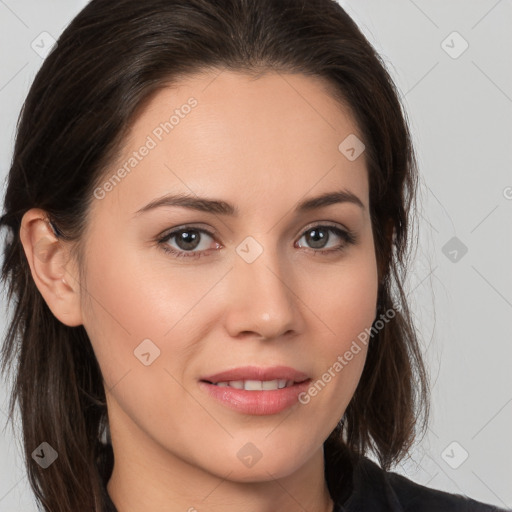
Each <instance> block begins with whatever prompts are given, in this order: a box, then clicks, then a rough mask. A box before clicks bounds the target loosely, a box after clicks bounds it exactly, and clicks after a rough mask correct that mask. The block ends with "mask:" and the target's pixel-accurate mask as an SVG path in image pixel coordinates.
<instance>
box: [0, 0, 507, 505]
mask: <svg viewBox="0 0 512 512" xmlns="http://www.w3.org/2000/svg"><path fill="white" fill-rule="evenodd" d="M340 3H341V5H343V7H345V8H346V9H347V11H348V12H349V14H351V15H352V16H353V17H354V19H355V20H356V22H357V23H358V24H359V26H360V27H361V28H362V30H363V31H364V33H365V34H366V36H367V37H368V38H369V40H370V41H371V42H372V43H373V44H374V46H375V47H376V48H377V50H378V51H379V52H380V54H381V56H382V57H383V59H384V61H385V63H386V65H387V66H388V68H389V70H390V72H391V74H392V76H393V78H394V79H395V81H396V83H397V85H398V87H399V89H400V90H401V91H402V96H403V101H404V104H405V106H406V108H407V111H408V115H409V118H410V122H411V127H412V131H413V136H414V141H415V143H416V149H417V153H418V158H419V164H420V172H421V186H420V202H419V205H420V211H419V216H418V218H419V222H418V230H419V236H420V244H419V249H418V251H417V254H416V261H415V264H414V266H413V267H412V268H411V271H410V274H409V282H408V283H407V290H408V294H409V295H408V297H409V299H410V301H411V306H412V310H413V312H414V316H415V318H416V321H417V326H418V329H419V331H420V334H421V338H422V344H423V350H424V354H425V358H426V360H427V363H428V366H429V370H430V374H431V382H432V419H431V423H430V428H429V430H428V434H427V435H426V436H425V437H424V438H423V439H422V440H419V441H418V443H417V445H416V447H415V449H414V451H413V452H412V456H411V458H409V459H406V460H403V461H402V463H401V464H399V465H398V466H397V467H396V468H395V469H394V470H395V471H396V472H398V473H401V474H404V475H406V476H407V477H409V478H411V479H412V480H415V481H417V482H419V483H422V484H424V485H427V486H429V487H434V488H438V489H442V490H446V491H449V492H454V493H461V494H466V495H469V496H471V497H472V498H475V499H478V500H481V501H485V502H488V503H493V504H496V505H498V506H502V507H505V506H506V507H512V486H511V481H512V462H511V461H512V441H511V440H510V432H511V431H512V428H511V426H512V385H511V381H512V379H511V377H510V368H509V367H510V361H511V356H512V343H511V342H512V336H511V334H510V324H509V320H510V318H511V314H512V272H511V264H512V243H511V234H512V171H511V168H512V167H511V159H512V157H511V152H510V150H511V148H512V129H511V124H512V123H511V119H512V117H511V116H512V71H511V67H510V66H511V64H510V63H511V62H512V60H511V53H512V31H511V30H510V27H511V26H512V2H511V1H510V0H499V1H496V0H473V1H467V0H457V1H446V0H431V1H426V0H415V1H412V0H395V1H382V0H380V1H379V0H357V1H356V0H349V1H340ZM85 4H86V2H85V1H81V2H80V1H72V0H65V1H64V0H52V1H49V0H45V1H43V0H37V1H36V0H0V47H1V64H2V65H1V67H0V115H1V119H2V123H1V125H0V181H1V183H2V197H3V193H4V188H3V187H4V182H5V176H6V173H7V170H8V168H9V162H10V158H11V155H12V147H13V142H14V133H15V125H16V120H17V116H18V113H19V110H20V107H21V105H22V102H23V99H24V97H25V96H26V93H27V92H28V88H29V86H30V84H31V82H32V80H33V78H34V76H35V73H36V71H37V69H38V68H39V66H40V65H41V63H42V58H41V56H40V55H38V53H36V51H34V50H33V49H32V47H31V43H32V41H34V40H36V41H38V40H40V39H37V38H38V37H39V35H40V34H41V33H42V32H47V33H49V34H51V35H52V36H53V37H55V38H57V37H58V36H59V35H60V33H61V32H62V30H63V29H64V28H65V26H66V25H67V24H68V23H69V21H70V20H71V19H72V18H73V17H74V16H75V15H76V14H77V13H78V11H79V10H80V9H81V8H82V7H83V6H84V5H85ZM454 31H455V32H457V33H458V35H457V34H453V32H454ZM43 37H47V36H43ZM443 41H444V42H443ZM466 44H467V45H468V47H467V49H466V50H465V51H464V52H462V50H463V49H464V48H465V46H466ZM461 52H462V53H461ZM454 237H455V238H454ZM464 248H466V249H467V252H466V253H464V250H465V249H464ZM2 293H4V291H3V290H2ZM2 300H3V302H2V308H0V315H1V316H0V326H1V329H2V331H3V330H4V329H5V324H6V320H5V319H6V313H5V310H6V307H5V306H4V304H5V296H4V295H2ZM6 396H7V389H6V385H5V383H4V382H2V388H1V390H0V420H1V422H2V425H1V427H3V426H4V423H5V419H6V416H5V412H4V411H5V410H6ZM507 433H508V434H507ZM0 461H1V462H0V511H1V512H4V511H5V512H8V511H13V512H14V511H16V512H19V511H22V512H29V511H35V510H36V507H35V502H34V500H33V498H32V494H31V490H30V488H29V486H28V482H27V478H26V476H25V471H24V468H23V462H22V458H21V456H20V446H19V445H18V443H16V441H15V440H14V437H13V435H12V431H11V429H10V427H7V428H6V429H5V430H4V431H3V433H2V437H1V438H0Z"/></svg>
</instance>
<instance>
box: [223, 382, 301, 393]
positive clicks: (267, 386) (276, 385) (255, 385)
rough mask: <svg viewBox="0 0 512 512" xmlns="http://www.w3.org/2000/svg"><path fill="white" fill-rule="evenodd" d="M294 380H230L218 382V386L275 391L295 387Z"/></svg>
mask: <svg viewBox="0 0 512 512" xmlns="http://www.w3.org/2000/svg"><path fill="white" fill-rule="evenodd" d="M293 384H294V381H293V380H286V379H275V380H264V381H261V380H230V381H229V382H217V384H216V385H217V386H220V387H231V388H236V389H245V390H246V391H273V390H275V389H283V388H286V387H290V386H293Z"/></svg>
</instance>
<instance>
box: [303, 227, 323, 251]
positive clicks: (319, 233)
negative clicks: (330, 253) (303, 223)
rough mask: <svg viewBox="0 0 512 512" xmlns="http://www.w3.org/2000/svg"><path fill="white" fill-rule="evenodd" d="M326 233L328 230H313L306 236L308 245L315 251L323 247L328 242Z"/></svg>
mask: <svg viewBox="0 0 512 512" xmlns="http://www.w3.org/2000/svg"><path fill="white" fill-rule="evenodd" d="M325 231H326V230H325V229H322V228H314V229H311V230H310V231H309V233H310V235H306V238H307V242H308V244H309V245H310V246H312V247H313V248H315V249H318V248H321V247H323V246H324V245H323V242H325V241H326V240H327V235H326V234H325Z"/></svg>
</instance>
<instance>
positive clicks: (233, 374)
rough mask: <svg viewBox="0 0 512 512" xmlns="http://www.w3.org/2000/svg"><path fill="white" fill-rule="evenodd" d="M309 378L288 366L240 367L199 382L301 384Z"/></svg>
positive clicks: (204, 378) (203, 378) (209, 376)
mask: <svg viewBox="0 0 512 512" xmlns="http://www.w3.org/2000/svg"><path fill="white" fill-rule="evenodd" d="M308 378H309V377H308V375H306V374H305V373H304V372H301V371H299V370H295V368H291V367H289V366H269V367H261V366H240V367H238V368H233V369H231V370H226V371H223V372H220V373H216V374H214V375H208V376H206V377H202V378H201V380H204V381H208V382H211V383H212V384H217V383H218V382H229V381H235V380H261V381H268V380H276V379H286V380H293V381H294V382H302V381H304V380H307V379H308Z"/></svg>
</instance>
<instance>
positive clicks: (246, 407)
mask: <svg viewBox="0 0 512 512" xmlns="http://www.w3.org/2000/svg"><path fill="white" fill-rule="evenodd" d="M310 381H311V379H308V380H306V381H304V382H300V383H297V384H294V385H293V386H290V387H287V388H282V389H272V390H269V391H247V390H245V389H236V388H231V387H228V386H216V385H215V384H210V383H209V382H205V381H199V387H200V388H201V389H203V390H204V391H206V392H207V393H208V394H209V395H210V396H212V397H213V398H215V399H216V400H218V401H219V402H221V403H222V404H223V405H225V406H227V407H229V408H230V409H234V410H235V411H238V412H241V413H244V414H254V415H259V416H262V415H268V414H277V413H279V412H281V411H284V410H285V409H288V407H291V406H292V405H294V404H295V403H297V401H298V396H299V394H300V393H302V392H304V391H306V390H307V389H308V387H309V385H310Z"/></svg>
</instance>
